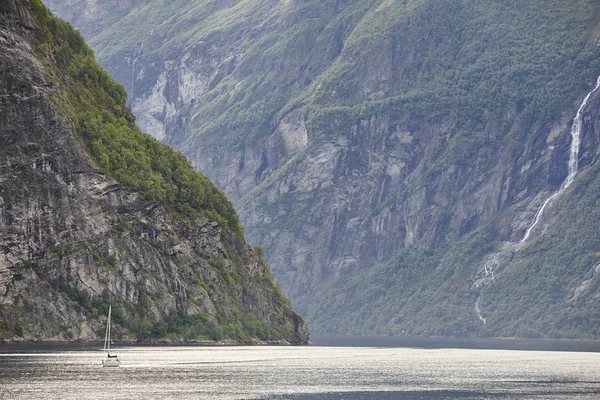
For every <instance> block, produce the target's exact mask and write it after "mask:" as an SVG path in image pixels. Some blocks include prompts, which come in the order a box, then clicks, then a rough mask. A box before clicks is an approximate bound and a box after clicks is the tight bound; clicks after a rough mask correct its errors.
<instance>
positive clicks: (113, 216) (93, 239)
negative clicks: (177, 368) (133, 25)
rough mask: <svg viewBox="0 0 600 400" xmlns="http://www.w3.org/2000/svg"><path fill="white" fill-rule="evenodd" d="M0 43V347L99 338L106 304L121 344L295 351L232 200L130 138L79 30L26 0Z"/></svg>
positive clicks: (10, 8)
mask: <svg viewBox="0 0 600 400" xmlns="http://www.w3.org/2000/svg"><path fill="white" fill-rule="evenodd" d="M0 31H1V33H2V41H1V42H0V64H1V65H2V68H1V69H0V75H2V79H1V80H0V82H1V84H0V109H2V113H0V127H1V128H2V129H0V136H1V138H2V140H3V141H6V143H7V145H6V146H3V147H2V148H1V149H0V158H1V159H3V160H4V161H6V162H4V163H2V166H0V172H2V176H3V177H4V178H3V179H2V180H1V181H0V194H1V197H0V220H1V221H0V222H1V223H0V248H2V249H3V257H1V258H0V276H1V279H0V341H4V340H7V341H11V340H19V341H20V340H35V341H45V340H53V341H54V340H58V341H71V340H97V339H98V338H101V337H102V336H103V326H104V322H105V318H106V312H107V308H108V306H109V305H112V307H113V310H114V319H115V330H114V336H115V338H120V339H122V340H135V339H137V340H140V341H141V340H150V339H167V340H174V341H180V340H195V341H196V340H222V339H230V340H236V341H245V342H246V341H257V340H263V341H278V342H288V343H298V344H300V343H306V342H307V341H308V330H307V328H306V325H305V323H304V321H303V320H302V318H301V317H300V316H299V315H298V314H296V313H295V312H294V311H293V310H292V309H291V306H290V302H289V300H288V299H287V298H285V296H283V295H282V293H281V291H280V289H279V287H278V285H277V284H276V283H275V282H274V281H273V276H272V274H271V272H270V269H269V267H268V265H267V264H266V263H265V262H264V259H263V252H262V250H261V249H260V248H258V247H257V248H255V249H252V248H251V246H249V244H248V243H247V242H246V241H245V240H244V237H243V236H244V235H243V229H242V227H241V226H240V224H239V220H238V216H237V214H236V212H235V210H234V208H233V206H232V204H231V202H230V201H229V200H228V199H227V198H226V197H225V195H224V194H223V192H222V191H220V190H219V189H218V188H217V187H216V186H215V185H213V184H212V183H211V182H210V180H209V179H208V178H206V177H205V176H204V175H202V174H201V173H199V172H197V171H195V170H194V169H193V168H192V166H191V165H190V163H189V162H188V161H187V160H186V159H185V158H184V157H183V156H182V155H181V154H179V153H178V152H176V151H174V150H173V149H171V148H170V147H168V146H167V145H164V144H161V143H159V142H158V141H156V140H155V139H153V138H151V137H150V136H148V135H145V134H142V133H141V132H140V131H139V130H138V128H137V127H136V126H135V121H134V118H133V116H132V115H131V112H130V110H129V109H128V108H127V107H126V106H125V99H126V92H125V90H124V89H123V87H122V86H121V85H119V84H118V83H116V82H115V81H114V80H112V78H111V77H110V76H109V75H108V73H107V72H105V71H104V70H103V69H102V68H101V67H100V66H99V65H98V64H97V63H96V62H95V60H94V55H93V52H92V50H91V49H90V48H89V47H88V46H87V45H86V43H85V42H84V40H83V39H82V37H81V36H80V35H79V33H78V32H76V31H75V30H74V29H73V27H72V26H71V25H70V24H69V23H66V22H64V21H62V20H60V19H58V18H55V17H54V16H53V15H52V14H51V13H50V12H49V11H48V10H47V9H46V7H45V6H44V5H43V4H42V3H41V2H40V1H39V0H8V3H7V4H6V5H3V6H2V7H0ZM23 99H25V100H26V101H27V105H26V107H23V104H24V103H23V101H24V100H23ZM40 160H42V161H41V162H40ZM9 170H10V173H6V172H5V171H9ZM98 170H100V171H102V172H104V174H102V173H99V171H98ZM115 181H116V182H117V183H118V185H115Z"/></svg>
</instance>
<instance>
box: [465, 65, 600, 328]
mask: <svg viewBox="0 0 600 400" xmlns="http://www.w3.org/2000/svg"><path fill="white" fill-rule="evenodd" d="M598 88H600V76H599V77H598V79H597V80H596V86H594V88H593V89H592V90H591V91H590V92H589V93H588V94H587V96H585V98H584V99H583V101H582V102H581V104H580V106H579V109H578V110H577V114H576V115H575V119H574V120H573V125H572V126H571V138H572V140H571V148H570V152H569V173H568V175H567V177H566V178H565V180H564V181H563V183H562V184H561V186H560V189H558V190H557V191H556V192H554V193H553V194H551V195H550V196H549V197H548V198H547V199H546V200H545V201H544V202H543V203H542V205H541V206H540V208H539V209H538V210H537V212H536V213H535V217H534V218H533V221H532V222H531V224H530V225H529V227H528V228H527V230H526V231H525V235H524V236H523V238H522V239H521V240H520V241H519V242H505V243H504V246H503V248H502V250H500V251H499V252H497V253H493V254H490V255H488V256H486V258H485V259H484V260H483V261H482V263H483V266H482V268H481V273H480V276H479V277H478V279H477V280H476V281H475V282H474V283H473V287H474V288H478V289H480V292H479V297H477V301H476V302H475V307H474V309H475V313H476V314H477V317H478V318H479V320H480V321H481V322H482V323H483V324H484V325H485V323H486V319H485V317H484V316H483V314H482V310H481V308H480V307H479V303H480V301H481V297H482V291H483V289H484V288H485V287H487V286H488V285H490V284H491V283H492V281H493V280H494V279H495V277H494V272H495V270H496V269H497V268H498V267H499V266H500V265H501V264H502V261H501V258H503V257H506V255H507V254H510V253H513V252H515V251H519V249H520V248H521V247H522V244H523V243H524V242H525V241H527V239H529V238H530V236H531V234H532V232H533V230H534V228H535V227H536V225H537V224H538V223H539V222H540V220H541V219H542V216H543V214H544V211H545V210H546V207H547V206H548V205H549V204H550V203H552V201H553V200H554V199H556V198H557V197H559V196H560V195H561V194H562V193H563V192H564V191H565V190H567V188H568V187H569V186H571V184H572V183H573V181H574V180H575V176H576V175H577V172H578V162H579V147H580V145H581V130H582V128H583V121H582V113H583V109H584V108H585V106H586V105H587V103H588V101H589V99H590V97H591V96H592V94H594V92H595V91H596V90H598Z"/></svg>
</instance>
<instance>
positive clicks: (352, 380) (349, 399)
mask: <svg viewBox="0 0 600 400" xmlns="http://www.w3.org/2000/svg"><path fill="white" fill-rule="evenodd" d="M96 347H97V346H88V347H73V346H70V347H65V346H58V347H57V346H49V347H44V348H41V347H35V346H34V347H31V346H21V347H18V346H17V347H14V346H12V347H10V346H2V347H0V352H1V353H2V354H0V398H2V399H4V398H6V399H47V398H58V399H78V400H81V399H114V398H115V397H117V398H126V399H148V398H169V399H273V400H275V399H277V400H279V399H295V400H309V399H310V400H314V399H323V400H342V399H344V400H359V399H374V400H380V399H386V400H387V399H409V400H416V399H423V400H431V399H497V398H501V399H598V398H600V354H597V353H590V352H542V351H535V352H533V351H511V350H481V349H435V348H434V349H422V348H398V347H332V346H327V347H323V346H310V347H157V346H152V347H121V348H119V358H120V359H121V367H120V368H116V369H107V368H104V369H103V368H102V366H101V360H102V352H100V351H98V350H97V349H96Z"/></svg>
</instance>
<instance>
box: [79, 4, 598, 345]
mask: <svg viewBox="0 0 600 400" xmlns="http://www.w3.org/2000/svg"><path fill="white" fill-rule="evenodd" d="M217 3H218V4H217ZM129 11H130V12H129V13H125V14H124V15H123V17H122V18H115V19H114V20H112V21H111V24H110V26H109V27H107V28H106V29H105V30H104V31H102V32H96V33H95V34H93V35H92V36H91V37H90V42H91V43H92V44H93V46H94V47H95V48H96V49H97V51H98V54H99V55H100V59H101V61H102V62H103V64H104V65H105V66H106V67H107V68H109V69H111V70H114V71H116V72H118V73H119V78H120V79H121V80H122V81H123V82H124V83H131V84H132V85H131V87H135V93H133V95H136V96H138V98H139V99H140V100H143V99H144V97H145V96H146V97H148V96H147V95H148V94H149V93H152V90H154V89H155V88H157V87H158V85H157V81H158V75H159V74H161V75H160V76H161V79H162V78H165V76H166V77H167V78H165V79H171V80H172V81H171V82H169V83H168V84H167V89H166V90H163V94H164V98H165V100H166V101H167V102H169V104H173V105H174V106H176V107H181V108H180V110H179V112H181V115H182V116H185V117H189V119H188V121H190V122H189V126H188V127H187V128H188V129H187V130H185V132H184V131H177V132H171V136H173V137H176V139H177V140H174V142H176V143H177V144H181V143H184V144H185V146H186V154H188V155H190V156H191V157H192V158H194V159H201V158H202V157H203V156H204V158H206V155H207V154H210V155H212V154H211V152H214V153H216V156H215V157H214V158H213V159H211V160H212V161H213V162H214V163H215V164H217V166H215V167H214V168H215V170H213V171H212V175H211V174H210V172H209V171H208V170H207V173H209V175H210V176H217V177H221V172H222V170H235V171H236V173H237V174H239V175H241V174H243V173H245V172H246V171H244V166H242V164H244V160H245V156H246V155H247V154H263V157H264V158H265V159H267V158H268V160H267V161H268V162H270V164H269V165H267V166H264V167H263V165H262V164H261V165H260V167H257V166H256V165H254V166H253V167H256V168H255V169H254V170H253V171H252V173H248V175H252V177H251V178H248V180H246V181H244V182H242V184H246V187H247V188H248V189H247V191H246V192H243V191H242V190H240V189H239V188H240V187H243V185H242V184H239V185H238V183H239V182H240V181H241V180H242V179H241V178H240V179H239V180H237V178H238V177H237V176H236V177H233V178H232V177H231V176H228V177H226V178H225V179H223V180H222V181H223V182H225V184H227V185H230V186H229V187H228V189H229V190H231V192H232V193H236V195H239V197H240V202H241V203H243V204H244V208H245V210H244V212H245V213H246V215H245V216H246V217H247V219H248V220H251V221H252V224H253V225H248V231H249V232H251V233H250V235H251V236H252V237H253V240H255V241H256V242H258V243H261V244H263V245H264V246H265V247H266V248H267V249H268V254H269V255H271V256H273V260H277V261H276V262H277V263H275V262H273V263H272V265H273V266H274V271H275V273H276V275H277V276H278V278H279V280H280V282H281V283H282V285H283V287H284V289H285V290H286V291H288V292H289V293H293V297H292V299H293V301H294V302H295V304H296V306H297V307H298V309H299V310H301V311H302V312H303V314H304V315H305V316H306V317H307V319H308V320H309V321H310V322H311V324H312V326H313V328H314V329H315V331H318V332H332V333H348V332H350V333H365V334H366V333H380V334H388V333H391V334H398V335H400V334H423V335H461V336H462V335H467V336H475V335H483V336H495V335H497V336H545V337H593V338H598V337H599V336H598V335H599V331H600V325H599V324H600V321H598V319H597V318H596V314H597V313H594V307H595V306H596V304H597V293H598V287H599V286H598V284H597V283H596V279H597V278H596V276H597V275H598V273H597V272H596V273H594V272H593V269H594V268H595V266H596V265H598V263H599V262H600V257H599V256H598V254H600V253H599V252H600V247H599V246H600V244H598V243H596V242H597V241H596V237H597V224H596V222H594V221H597V220H598V219H594V218H593V216H594V215H596V213H595V211H594V207H596V203H595V202H594V200H593V199H594V197H593V196H594V194H593V193H594V192H593V188H595V187H596V186H597V185H595V184H594V182H595V178H593V179H592V178H591V176H594V174H595V172H593V171H595V169H594V168H595V167H594V166H593V163H594V162H597V160H596V158H595V157H596V154H597V148H596V147H597V138H595V137H592V136H594V135H596V134H595V133H594V132H593V131H594V129H591V128H590V129H589V131H590V133H589V135H588V136H587V137H586V138H584V139H586V140H588V142H586V143H583V147H586V146H588V148H587V149H586V150H585V151H586V153H587V155H586V156H585V157H586V160H585V163H583V162H582V163H581V167H582V168H586V167H588V166H590V165H592V167H591V168H590V171H589V172H584V173H585V175H582V176H581V179H582V181H586V182H587V185H588V186H589V187H590V191H586V190H584V187H585V186H581V185H579V186H575V185H574V186H573V188H572V190H571V191H569V192H568V193H565V194H564V196H563V197H564V199H563V200H561V201H560V202H557V203H556V205H555V208H554V209H553V211H552V212H550V211H549V212H548V215H547V216H546V217H545V218H547V219H544V221H543V224H542V225H544V226H546V223H548V225H547V228H545V230H543V229H542V228H541V226H542V225H540V230H539V232H536V238H532V239H531V244H529V243H528V245H527V246H523V247H522V248H521V249H519V250H518V251H514V252H513V253H511V252H510V251H509V252H508V253H507V254H508V255H507V256H506V259H503V260H502V261H501V263H500V265H499V266H498V275H497V276H496V277H495V280H494V282H493V283H492V284H490V286H486V287H483V286H481V287H480V286H476V285H475V282H476V281H477V279H479V278H481V277H480V276H479V274H481V271H480V269H481V266H482V264H484V263H485V261H486V257H487V256H488V255H490V254H494V252H497V251H500V250H501V249H502V248H503V246H504V245H505V244H506V243H507V242H510V243H515V242H518V240H519V239H520V238H521V237H522V234H523V230H524V229H525V228H526V227H527V225H528V223H529V221H530V219H531V218H533V214H535V211H536V208H537V207H538V206H539V203H540V201H541V199H543V198H544V196H546V195H547V194H548V193H551V192H552V191H553V190H555V189H556V188H557V187H559V186H560V184H561V182H562V181H563V179H564V178H565V176H566V173H567V159H568V145H569V141H570V136H569V132H568V131H569V126H570V123H571V121H572V118H573V116H574V113H575V110H576V109H577V105H578V104H580V101H581V99H582V97H583V96H584V95H585V94H586V93H588V92H589V90H590V86H591V85H592V82H593V81H594V80H595V78H596V77H597V75H598V74H599V73H600V58H599V57H598V54H599V49H600V47H599V44H600V36H599V34H600V19H599V15H600V3H599V2H597V1H594V0H574V1H569V2H566V1H563V0H533V1H527V2H523V1H519V0H501V1H488V0H350V1H344V2H340V1H316V0H308V1H286V2H278V1H272V0H258V1H247V0H232V1H229V2H214V1H209V0H204V1H197V2H187V3H186V2H183V1H175V2H173V3H168V2H161V1H152V2H149V3H146V4H144V5H142V6H132V8H131V9H130V10H129ZM175 11H177V12H175ZM141 16H143V17H144V18H141ZM146 21H151V23H150V24H146ZM123 37H124V38H126V40H124V41H122V40H121V39H120V38H123ZM142 43H143V44H144V46H143V51H141V50H140V49H141V44H142ZM124 59H130V60H133V59H136V60H137V66H138V70H137V71H136V70H133V71H132V69H131V68H130V67H131V65H132V64H131V63H129V64H127V65H125V64H126V63H125V62H123V60H124ZM142 65H144V66H146V67H147V68H146V69H144V74H141V73H139V71H140V70H142ZM156 65H158V66H159V67H155V69H154V70H151V69H152V68H149V67H148V66H156ZM173 66H175V67H173ZM177 66H181V68H182V69H183V68H184V67H185V68H187V69H186V70H185V72H186V73H189V72H190V71H192V72H194V73H196V74H197V75H198V76H200V77H201V78H202V79H204V80H206V82H207V84H206V87H203V89H202V90H201V91H198V93H197V94H196V96H197V98H194V101H193V102H190V103H186V104H181V102H180V101H179V99H178V98H177V96H175V95H173V94H174V93H177V90H178V89H179V87H178V82H176V81H177V80H178V79H180V76H181V75H178V71H177V68H178V67H177ZM194 68H195V69H194ZM132 79H133V82H131V80H132ZM127 87H130V86H129V85H127ZM592 100H593V99H592ZM594 104H596V105H594V107H597V102H596V103H594ZM142 111H145V110H142ZM290 116H291V117H292V118H291V119H292V120H293V122H295V121H296V119H297V120H301V122H302V123H304V124H305V125H302V128H304V127H306V128H307V131H308V133H307V137H308V144H307V148H303V149H301V150H300V151H297V152H295V153H293V154H284V155H281V154H279V153H277V152H276V151H273V149H272V148H273V147H277V146H278V144H279V142H278V140H280V139H281V138H280V136H277V135H278V132H277V129H278V127H280V126H281V122H282V121H285V118H286V117H290ZM155 117H157V119H160V118H161V117H160V116H156V115H155ZM590 118H591V117H590ZM290 130H292V131H293V129H290ZM595 131H597V129H595ZM293 133H296V132H292V134H293ZM188 134H189V136H185V137H181V136H184V135H188ZM180 135H181V136H180ZM167 136H168V137H169V135H167ZM261 139H262V140H263V142H261ZM329 144H331V146H330V147H326V145H329ZM207 148H210V150H208V151H207V150H206V149H207ZM323 149H327V150H329V152H330V153H329V154H325V151H324V150H323ZM339 149H341V150H339ZM276 150H277V151H279V148H276ZM338 150H339V152H337V151H338ZM270 151H272V152H271V153H269V152H270ZM292 151H294V150H292ZM231 154H235V155H239V158H238V159H235V157H234V156H231ZM267 156H269V157H267ZM219 157H220V158H219ZM278 157H280V158H278ZM286 157H287V158H286ZM249 158H250V157H249ZM328 158H329V159H328ZM333 158H335V159H334V160H333V161H331V159H333ZM222 159H224V160H227V161H228V162H230V163H232V161H231V160H234V161H235V162H236V163H239V165H235V167H236V168H237V169H235V168H232V165H233V164H229V165H223V164H218V162H220V161H221V160H222ZM215 160H216V161H215ZM328 161H331V162H329V163H328ZM266 163H267V162H266V161H265V162H264V164H266ZM315 163H317V167H315ZM199 164H201V165H202V163H199ZM246 164H249V163H246ZM331 165H334V167H333V168H332V169H333V171H329V170H327V168H326V167H330V166H331ZM203 166H204V167H206V168H210V166H209V165H208V163H206V164H203ZM322 166H323V167H322ZM219 168H220V169H219ZM246 168H247V169H249V167H246ZM264 171H266V172H264ZM263 172H264V173H263ZM252 179H254V181H252V183H255V184H256V185H255V186H254V187H252V186H251V185H250V184H248V181H250V180H252ZM231 182H234V184H231ZM234 185H237V186H235V187H234ZM582 185H583V184H582ZM238 191H240V192H241V193H238ZM596 194H597V192H596ZM573 196H575V197H577V199H576V200H575V201H573V202H571V203H567V202H568V201H569V200H568V199H570V198H571V197H573ZM566 204H569V205H568V206H567V205H566ZM563 209H564V210H563ZM558 210H561V211H560V212H559V211H558ZM584 216H586V217H584ZM587 216H589V218H588V217H587ZM575 221H579V222H575ZM559 231H561V232H565V237H562V236H561V235H559V234H558V232H559ZM323 232H328V234H329V236H328V234H324V233H323ZM307 254H308V255H307ZM482 287H483V288H482ZM478 299H479V301H478ZM475 304H477V305H478V307H479V309H480V311H481V315H482V316H483V317H484V318H485V323H484V322H483V319H480V318H479V316H478V314H477V313H476V309H475ZM586 315H587V316H588V318H585V316H586Z"/></svg>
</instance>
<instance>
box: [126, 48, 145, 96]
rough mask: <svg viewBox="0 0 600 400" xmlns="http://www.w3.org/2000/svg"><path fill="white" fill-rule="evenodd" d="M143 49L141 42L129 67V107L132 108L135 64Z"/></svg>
mask: <svg viewBox="0 0 600 400" xmlns="http://www.w3.org/2000/svg"><path fill="white" fill-rule="evenodd" d="M143 49H144V41H143V40H142V45H141V46H140V48H139V49H138V51H137V56H136V55H135V54H134V57H135V58H134V59H133V65H132V66H131V89H130V90H129V98H130V99H131V104H130V107H131V108H133V89H134V84H135V63H136V62H137V60H138V58H140V56H141V55H142V50H143Z"/></svg>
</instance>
